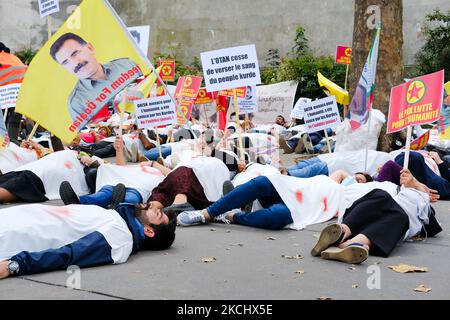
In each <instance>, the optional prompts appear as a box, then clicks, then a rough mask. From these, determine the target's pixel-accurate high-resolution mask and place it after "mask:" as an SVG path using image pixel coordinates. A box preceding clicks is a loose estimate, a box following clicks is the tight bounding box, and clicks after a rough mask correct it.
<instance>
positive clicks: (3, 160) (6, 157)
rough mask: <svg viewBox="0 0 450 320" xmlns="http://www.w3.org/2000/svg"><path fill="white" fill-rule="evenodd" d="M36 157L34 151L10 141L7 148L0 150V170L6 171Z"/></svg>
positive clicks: (34, 159)
mask: <svg viewBox="0 0 450 320" xmlns="http://www.w3.org/2000/svg"><path fill="white" fill-rule="evenodd" d="M37 159H38V156H37V154H36V151H34V150H32V149H25V148H21V147H19V146H17V145H15V144H14V143H10V144H9V146H8V148H6V149H5V150H2V151H0V170H1V171H2V172H3V173H8V172H10V171H13V170H14V169H16V168H18V167H20V166H23V165H25V164H27V163H30V162H33V161H36V160H37Z"/></svg>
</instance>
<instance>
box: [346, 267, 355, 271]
mask: <svg viewBox="0 0 450 320" xmlns="http://www.w3.org/2000/svg"><path fill="white" fill-rule="evenodd" d="M348 270H351V271H355V270H356V268H355V267H349V268H348Z"/></svg>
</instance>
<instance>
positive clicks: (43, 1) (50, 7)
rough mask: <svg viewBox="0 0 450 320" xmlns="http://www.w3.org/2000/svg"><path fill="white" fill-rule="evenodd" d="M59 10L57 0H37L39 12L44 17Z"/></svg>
mask: <svg viewBox="0 0 450 320" xmlns="http://www.w3.org/2000/svg"><path fill="white" fill-rule="evenodd" d="M58 11H59V0H39V14H40V16H41V18H44V17H46V16H48V15H50V14H52V13H55V12H58Z"/></svg>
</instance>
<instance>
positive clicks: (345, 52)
mask: <svg viewBox="0 0 450 320" xmlns="http://www.w3.org/2000/svg"><path fill="white" fill-rule="evenodd" d="M351 60H352V47H347V46H336V55H335V61H336V63H338V64H350V62H351Z"/></svg>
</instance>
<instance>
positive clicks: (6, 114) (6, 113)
mask: <svg viewBox="0 0 450 320" xmlns="http://www.w3.org/2000/svg"><path fill="white" fill-rule="evenodd" d="M8 109H9V108H6V110H5V114H4V115H3V116H4V118H3V119H5V123H6V118H7V117H8Z"/></svg>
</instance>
